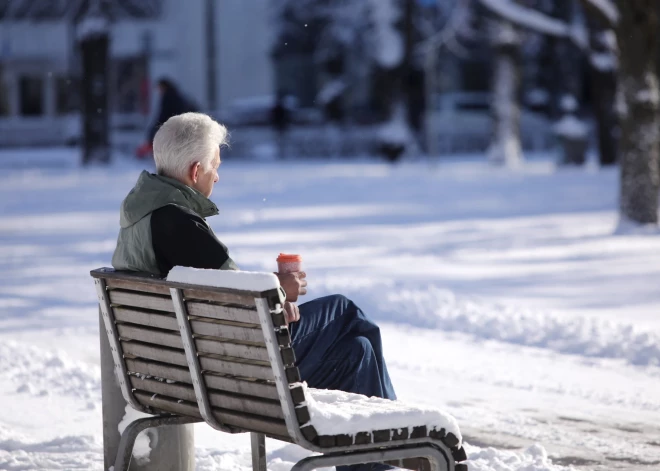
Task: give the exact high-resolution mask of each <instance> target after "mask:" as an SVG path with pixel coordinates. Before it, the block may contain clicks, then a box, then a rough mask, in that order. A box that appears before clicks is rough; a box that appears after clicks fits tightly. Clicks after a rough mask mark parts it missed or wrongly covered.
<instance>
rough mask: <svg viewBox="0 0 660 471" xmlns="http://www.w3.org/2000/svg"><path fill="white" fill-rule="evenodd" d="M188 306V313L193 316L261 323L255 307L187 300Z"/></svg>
mask: <svg viewBox="0 0 660 471" xmlns="http://www.w3.org/2000/svg"><path fill="white" fill-rule="evenodd" d="M186 308H187V309H188V314H189V315H191V316H198V317H208V318H211V319H219V320H224V321H234V322H245V323H247V324H256V325H259V314H258V313H257V311H256V310H254V309H244V308H240V307H231V306H222V305H218V304H209V303H203V302H196V301H188V302H186Z"/></svg>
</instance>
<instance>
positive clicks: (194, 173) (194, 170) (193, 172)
mask: <svg viewBox="0 0 660 471" xmlns="http://www.w3.org/2000/svg"><path fill="white" fill-rule="evenodd" d="M200 166H201V164H200V163H199V162H195V163H194V164H193V165H192V167H190V179H191V180H192V181H193V183H197V179H198V178H199V168H200Z"/></svg>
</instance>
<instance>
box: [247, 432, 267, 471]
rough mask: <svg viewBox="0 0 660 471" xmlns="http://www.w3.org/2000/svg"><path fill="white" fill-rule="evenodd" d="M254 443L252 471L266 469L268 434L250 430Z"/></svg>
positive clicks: (264, 470)
mask: <svg viewBox="0 0 660 471" xmlns="http://www.w3.org/2000/svg"><path fill="white" fill-rule="evenodd" d="M250 441H251V443H252V471H266V436H265V435H264V434H263V433H255V432H250Z"/></svg>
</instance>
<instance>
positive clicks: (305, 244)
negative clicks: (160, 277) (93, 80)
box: [0, 149, 660, 471]
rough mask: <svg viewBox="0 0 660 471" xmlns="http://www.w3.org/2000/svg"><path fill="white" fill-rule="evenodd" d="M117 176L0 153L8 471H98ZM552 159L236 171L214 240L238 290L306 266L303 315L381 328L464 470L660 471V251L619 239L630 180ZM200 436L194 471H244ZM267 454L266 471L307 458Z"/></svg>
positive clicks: (120, 190) (413, 393)
mask: <svg viewBox="0 0 660 471" xmlns="http://www.w3.org/2000/svg"><path fill="white" fill-rule="evenodd" d="M120 157H121V156H117V161H116V162H115V163H114V164H113V165H112V166H110V167H107V168H106V167H102V166H91V167H89V168H85V169H80V168H78V166H77V163H78V162H79V154H78V153H77V152H76V151H75V150H73V149H45V150H39V149H11V150H2V151H0V167H2V168H3V172H0V400H1V401H2V403H3V404H4V407H2V408H0V469H2V470H11V471H17V470H21V471H23V470H86V471H89V470H101V469H102V468H103V457H102V436H101V391H100V371H99V367H98V361H99V347H98V336H99V330H98V307H97V300H96V294H95V290H94V285H93V282H92V279H91V278H90V276H89V271H90V270H92V269H94V268H98V267H103V266H109V264H110V259H111V256H112V252H113V250H114V247H115V243H116V238H117V232H118V225H117V211H118V208H119V205H120V203H121V200H122V199H123V197H124V196H125V194H126V193H127V192H128V191H129V189H130V188H131V187H132V186H133V185H134V183H135V181H136V179H137V177H138V175H139V173H140V171H141V170H142V169H143V165H144V163H143V162H142V163H134V162H131V161H126V160H123V159H121V158H120ZM555 158H556V156H555V155H552V154H548V155H534V154H529V155H527V156H526V161H525V162H524V163H522V165H521V166H520V167H518V168H516V169H515V170H511V169H507V168H501V167H493V166H491V165H488V164H487V163H486V161H485V157H484V156H483V155H464V156H454V157H447V158H444V159H443V160H438V161H432V162H429V161H425V160H421V161H411V160H405V161H404V162H402V163H400V164H399V165H396V166H390V165H387V164H384V163H381V162H379V161H371V160H358V159H353V160H350V161H348V160H347V161H342V160H337V161H333V162H330V163H326V162H319V161H317V162H298V161H295V160H287V161H286V162H279V161H274V162H249V161H245V160H241V159H237V160H233V159H232V160H227V161H226V162H225V164H224V165H223V166H222V169H221V175H220V182H219V183H218V184H217V186H216V188H215V190H214V193H213V200H214V201H215V202H216V203H217V204H218V205H219V207H220V208H221V216H218V217H215V218H209V220H208V221H209V223H210V224H211V225H212V226H213V229H214V231H215V232H216V234H217V235H218V237H219V238H220V239H221V240H222V241H223V242H224V243H225V244H227V246H228V247H229V248H230V252H231V255H232V258H234V259H235V260H236V261H237V263H238V264H239V266H241V267H242V268H244V269H245V270H248V271H254V272H272V271H275V270H276V269H277V266H276V262H275V258H276V256H277V254H278V253H280V252H287V253H300V254H302V255H303V256H304V257H305V265H306V272H307V274H308V282H309V286H308V290H309V291H308V295H307V296H305V297H304V298H301V300H300V301H301V302H304V301H306V300H308V299H313V298H316V297H319V296H324V295H327V294H333V293H342V294H344V295H346V296H348V297H349V298H351V299H353V300H354V301H355V302H356V303H357V305H358V306H360V307H361V308H362V309H363V310H364V312H365V313H367V314H368V315H369V316H371V317H373V318H374V319H375V320H376V321H377V322H378V323H379V325H380V328H381V335H382V339H383V350H384V354H385V358H386V361H387V365H388V371H389V372H390V375H391V377H392V381H393V384H394V387H395V389H396V393H397V396H398V397H399V399H400V400H401V401H403V402H405V403H408V404H412V405H415V406H417V407H428V408H432V409H434V410H441V411H446V413H447V414H450V415H451V416H453V417H454V418H455V419H456V421H457V423H458V425H459V426H460V431H461V434H462V437H463V443H464V446H465V448H466V450H467V452H468V455H469V457H470V461H469V463H468V464H469V468H470V470H471V471H475V470H477V471H513V470H515V471H530V470H533V471H559V470H562V471H563V470H565V469H573V470H583V471H587V470H589V471H605V470H608V471H609V470H635V471H640V470H641V471H646V470H648V471H651V470H655V469H657V463H658V462H660V446H659V445H658V444H660V426H659V425H658V424H660V317H659V316H658V315H657V313H658V312H660V291H659V290H658V288H657V280H658V279H659V277H660V231H658V229H657V227H648V228H641V229H640V228H634V227H632V226H631V225H630V224H622V225H619V223H620V218H619V214H618V210H617V208H618V201H617V196H618V181H619V174H618V170H617V169H615V168H614V169H611V168H609V169H597V168H594V167H587V168H584V169H573V168H571V169H566V168H557V167H556V166H555V164H554V162H555ZM291 181H295V182H296V186H295V191H292V189H291V185H290V182H291ZM301 195H304V198H301ZM624 226H625V227H624ZM117 433H119V431H117ZM195 436H196V455H197V470H199V471H211V470H217V469H223V470H225V469H227V470H236V471H248V470H250V469H251V458H250V437H249V435H246V434H235V435H227V434H221V433H219V432H216V431H214V430H212V429H211V428H210V427H208V426H207V425H205V424H199V425H196V426H195ZM267 452H268V455H267V461H268V469H269V470H271V471H284V470H289V469H290V468H291V467H292V466H293V464H294V463H295V462H296V461H298V460H300V459H301V458H303V457H305V456H308V455H309V454H310V453H309V452H308V451H306V450H303V449H302V448H300V447H298V446H296V445H291V444H285V443H283V442H279V441H276V440H270V439H268V440H267ZM151 459H153V457H151ZM569 466H570V468H569Z"/></svg>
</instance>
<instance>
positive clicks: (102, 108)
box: [80, 33, 110, 164]
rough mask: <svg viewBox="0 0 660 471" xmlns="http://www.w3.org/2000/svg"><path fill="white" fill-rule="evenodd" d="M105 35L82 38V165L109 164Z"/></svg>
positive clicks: (106, 42)
mask: <svg viewBox="0 0 660 471" xmlns="http://www.w3.org/2000/svg"><path fill="white" fill-rule="evenodd" d="M109 43H110V41H109V36H108V34H107V33H103V34H95V35H92V36H88V37H85V38H82V40H81V41H80V51H81V57H82V121H83V158H82V162H83V164H88V163H90V162H92V161H100V162H109V161H110V145H109V114H108V75H109V74H108V50H109Z"/></svg>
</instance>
